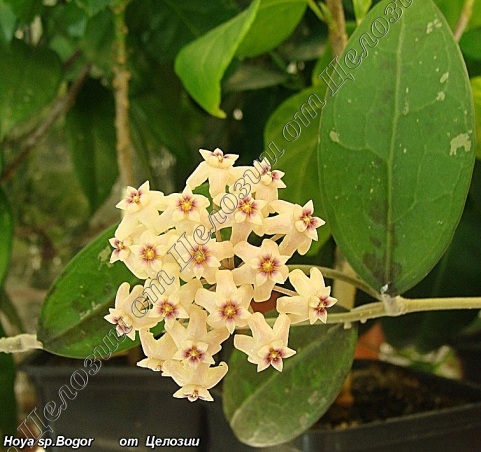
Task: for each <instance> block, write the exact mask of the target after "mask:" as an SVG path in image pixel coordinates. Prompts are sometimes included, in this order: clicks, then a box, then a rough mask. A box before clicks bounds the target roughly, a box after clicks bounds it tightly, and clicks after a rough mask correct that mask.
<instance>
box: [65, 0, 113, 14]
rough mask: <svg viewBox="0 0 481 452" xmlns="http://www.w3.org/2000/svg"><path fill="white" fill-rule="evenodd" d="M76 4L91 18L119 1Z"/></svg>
mask: <svg viewBox="0 0 481 452" xmlns="http://www.w3.org/2000/svg"><path fill="white" fill-rule="evenodd" d="M75 3H77V5H78V6H79V7H80V8H83V9H84V10H85V11H86V12H87V14H88V15H89V16H95V14H97V13H99V12H100V11H103V10H104V9H105V8H107V7H108V6H110V5H114V4H115V3H118V0H76V1H75Z"/></svg>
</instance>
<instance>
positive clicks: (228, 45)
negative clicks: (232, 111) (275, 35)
mask: <svg viewBox="0 0 481 452" xmlns="http://www.w3.org/2000/svg"><path fill="white" fill-rule="evenodd" d="M259 3H260V0H254V1H253V2H252V4H251V5H250V6H249V8H247V9H246V10H245V11H243V12H242V13H240V14H239V15H237V16H236V17H234V18H233V19H231V20H229V21H228V22H226V23H224V24H222V25H219V26H218V27H216V28H214V29H213V30H211V31H209V32H208V33H207V34H205V35H204V36H202V37H201V38H199V39H197V40H195V41H194V42H192V43H190V44H188V45H187V46H186V47H184V48H183V49H182V50H181V51H180V53H179V55H178V56H177V58H176V60H175V72H176V73H177V75H178V76H179V77H180V79H181V80H182V83H183V84H184V86H185V88H186V89H187V91H188V92H189V93H190V95H191V96H192V97H193V98H194V99H195V100H196V101H197V102H198V103H199V104H200V105H201V106H202V107H203V108H204V109H205V110H206V111H207V112H208V113H210V114H212V115H214V116H217V117H219V118H224V117H225V113H224V112H223V111H222V110H221V109H220V100H221V88H220V82H221V80H222V77H223V75H224V72H225V70H226V69H227V66H229V64H230V62H231V61H232V59H233V58H234V55H235V54H236V52H237V49H238V47H239V45H240V43H241V42H242V40H243V39H244V36H245V35H246V33H247V32H248V30H249V28H250V26H251V25H252V23H253V21H254V19H255V17H256V14H257V10H258V8H259Z"/></svg>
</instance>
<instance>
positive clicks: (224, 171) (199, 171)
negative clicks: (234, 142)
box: [187, 148, 239, 198]
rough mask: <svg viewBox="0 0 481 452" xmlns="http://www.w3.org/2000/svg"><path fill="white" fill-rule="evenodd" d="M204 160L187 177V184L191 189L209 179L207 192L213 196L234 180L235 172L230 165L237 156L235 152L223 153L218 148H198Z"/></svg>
mask: <svg viewBox="0 0 481 452" xmlns="http://www.w3.org/2000/svg"><path fill="white" fill-rule="evenodd" d="M199 152H200V154H201V155H202V157H203V158H204V161H203V162H201V163H200V164H199V166H198V167H197V168H196V169H195V170H194V172H193V173H192V174H191V175H190V176H189V178H188V179H187V185H188V186H189V187H190V188H191V189H192V190H193V189H194V188H196V187H198V186H199V185H201V184H203V183H204V182H205V181H206V180H207V179H208V180H209V193H210V195H211V196H212V198H214V197H215V196H216V195H218V194H219V193H222V192H224V191H225V187H226V185H230V184H232V183H234V182H235V181H236V173H235V171H233V168H232V166H233V165H234V162H235V161H236V160H237V159H238V158H239V156H238V155H235V154H224V153H223V152H222V151H221V150H220V149H219V148H217V149H215V150H214V151H213V152H211V151H208V150H205V149H200V150H199Z"/></svg>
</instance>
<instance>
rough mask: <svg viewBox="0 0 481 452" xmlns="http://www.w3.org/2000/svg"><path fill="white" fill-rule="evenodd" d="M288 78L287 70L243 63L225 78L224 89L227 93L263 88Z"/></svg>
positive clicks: (283, 81)
mask: <svg viewBox="0 0 481 452" xmlns="http://www.w3.org/2000/svg"><path fill="white" fill-rule="evenodd" d="M288 79H289V74H287V72H281V71H279V70H273V69H270V68H264V67H261V66H254V65H252V64H243V65H241V66H239V68H238V69H237V70H236V71H235V72H234V73H233V74H232V75H231V76H230V77H229V78H227V79H226V80H225V82H224V84H223V89H224V91H225V92H226V93H229V92H240V91H248V90H256V89H263V88H269V87H271V86H276V85H281V84H283V83H285V82H287V80H288Z"/></svg>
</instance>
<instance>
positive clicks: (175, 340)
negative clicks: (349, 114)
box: [105, 149, 336, 401]
mask: <svg viewBox="0 0 481 452" xmlns="http://www.w3.org/2000/svg"><path fill="white" fill-rule="evenodd" d="M200 153H201V155H202V157H203V158H204V161H202V162H201V163H200V164H199V166H198V167H197V168H196V169H195V170H194V172H193V173H192V174H191V175H190V177H189V178H188V179H187V182H186V186H185V188H184V190H183V191H182V193H173V194H170V195H167V196H166V195H164V194H163V193H161V192H159V191H153V190H150V188H149V183H148V182H145V183H144V184H143V185H142V186H141V187H140V188H138V189H135V188H132V187H128V188H127V194H126V197H125V198H124V199H123V200H122V201H120V202H119V203H118V204H117V207H118V208H119V209H122V210H123V211H124V213H125V215H124V217H123V219H122V221H121V223H120V225H119V227H118V228H117V230H116V232H115V237H114V238H112V239H111V240H110V243H111V245H112V246H113V248H114V250H113V252H112V257H111V262H115V261H118V260H120V261H122V262H123V263H124V264H125V265H126V266H127V267H128V268H129V270H130V271H131V272H132V273H133V274H134V275H135V276H136V277H137V278H139V279H141V280H144V285H143V286H142V285H136V286H135V287H133V288H132V289H131V288H130V285H129V284H128V283H123V284H121V286H120V287H119V289H118V292H117V296H116V300H115V308H112V309H110V313H109V314H108V315H107V316H105V319H106V320H108V321H109V322H110V323H113V324H114V325H116V330H117V334H118V335H119V336H121V335H126V336H128V337H129V338H130V339H132V340H134V339H135V337H136V334H137V332H138V333H139V337H140V341H141V344H142V348H143V351H144V353H145V355H146V358H145V359H143V360H141V361H140V362H139V363H138V365H139V366H141V367H147V368H150V369H152V370H154V371H160V372H161V373H162V376H166V377H172V378H173V379H174V381H175V382H176V383H177V384H178V385H179V386H180V389H179V390H178V391H177V392H175V394H174V397H187V398H188V399H189V400H190V401H194V400H197V399H198V398H200V399H203V400H212V397H211V395H210V393H209V389H210V388H212V387H213V386H215V385H216V384H217V383H218V382H219V381H220V380H221V379H222V378H223V377H224V375H225V374H226V373H227V370H228V368H227V364H226V363H225V362H221V363H219V364H217V365H216V363H215V360H214V355H215V354H216V353H218V352H219V351H220V349H221V347H222V343H223V342H224V341H225V340H226V339H227V338H228V337H229V336H230V335H231V334H234V333H235V331H236V329H245V330H246V331H248V330H250V332H251V335H246V334H236V335H235V336H234V346H235V347H236V348H237V349H239V350H241V351H242V352H244V353H246V355H247V359H248V360H249V362H251V363H253V364H255V365H257V370H258V371H259V372H260V371H262V370H264V369H266V368H268V367H269V366H273V367H274V368H275V369H277V370H278V371H282V367H283V360H284V359H286V358H289V357H290V356H292V355H294V354H295V353H296V352H295V350H293V349H291V348H289V346H288V338H289V327H290V325H291V324H293V323H299V322H303V321H307V320H308V321H309V322H310V323H311V324H313V323H315V322H316V321H318V320H320V321H321V322H326V318H327V309H328V308H329V307H330V306H332V305H333V304H334V303H335V302H336V300H335V299H334V298H332V297H330V287H326V286H325V284H324V278H323V276H322V274H321V272H320V271H319V270H318V269H317V268H312V269H311V272H310V277H308V276H306V275H305V274H304V273H303V272H302V271H300V270H293V271H292V272H291V273H289V269H288V267H287V265H286V262H287V261H288V259H289V258H290V257H291V256H292V255H293V254H294V253H295V252H298V253H300V254H305V253H306V252H307V251H308V250H309V248H310V246H311V243H312V241H313V240H317V228H319V227H320V226H322V225H323V224H324V221H323V220H321V219H320V218H318V217H316V216H314V207H313V203H312V201H308V202H307V203H306V204H305V205H304V206H300V205H297V204H292V203H289V202H287V201H283V200H280V199H279V196H278V190H279V189H280V188H285V184H284V183H283V182H282V176H283V175H284V173H282V172H281V171H277V170H272V169H271V166H270V164H269V162H268V161H267V159H264V160H263V161H262V162H258V161H255V162H254V164H253V166H241V167H236V166H234V163H235V161H236V160H237V158H238V156H237V155H234V154H224V153H223V152H222V151H221V150H220V149H215V150H214V151H213V152H211V151H207V150H203V149H201V150H200ZM206 181H207V184H206ZM203 184H204V186H207V187H208V194H209V196H204V195H202V194H198V193H194V190H196V189H197V188H198V187H200V186H201V185H203ZM201 188H202V187H201ZM200 191H202V190H201V189H199V190H197V192H200ZM205 194H206V195H207V190H205ZM255 236H258V237H261V238H262V241H261V239H257V240H256V242H257V243H260V246H254V245H252V244H250V243H249V241H248V240H249V239H250V238H252V237H255ZM288 278H289V280H290V282H291V284H292V286H293V287H294V288H295V289H296V292H297V295H295V296H286V297H281V298H279V299H278V300H277V311H278V312H279V316H278V317H277V319H276V321H275V323H274V325H273V327H271V326H269V325H268V323H267V322H266V320H265V318H264V316H263V314H261V313H259V312H255V311H256V310H255V309H253V307H255V306H254V305H255V304H256V303H262V302H264V301H266V300H268V299H269V298H270V297H271V293H272V291H273V290H274V291H275V290H276V287H278V286H277V285H281V284H283V283H284V282H285V281H286V280H287V279H288ZM162 321H163V322H164V334H163V335H162V336H161V337H160V338H158V339H156V338H155V337H154V335H153V333H152V332H151V331H150V330H151V329H152V328H153V327H155V326H156V325H157V324H158V323H159V322H162Z"/></svg>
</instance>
